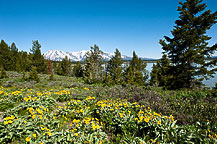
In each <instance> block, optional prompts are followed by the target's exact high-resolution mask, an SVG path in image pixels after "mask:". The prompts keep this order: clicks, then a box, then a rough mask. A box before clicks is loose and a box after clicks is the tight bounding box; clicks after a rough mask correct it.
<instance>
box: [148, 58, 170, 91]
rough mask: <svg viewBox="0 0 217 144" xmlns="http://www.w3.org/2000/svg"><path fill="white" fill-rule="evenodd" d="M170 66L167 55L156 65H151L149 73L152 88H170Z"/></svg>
mask: <svg viewBox="0 0 217 144" xmlns="http://www.w3.org/2000/svg"><path fill="white" fill-rule="evenodd" d="M171 79H172V75H171V66H170V61H169V59H168V58H167V55H166V54H164V55H163V56H162V58H161V59H160V60H158V61H157V63H156V65H155V64H154V65H153V68H152V72H151V80H150V84H151V85H153V86H160V87H164V88H170V85H171V82H172V81H171Z"/></svg>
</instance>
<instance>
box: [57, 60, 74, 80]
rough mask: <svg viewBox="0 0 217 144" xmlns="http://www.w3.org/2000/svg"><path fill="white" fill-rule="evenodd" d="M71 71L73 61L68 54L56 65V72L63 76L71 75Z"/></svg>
mask: <svg viewBox="0 0 217 144" xmlns="http://www.w3.org/2000/svg"><path fill="white" fill-rule="evenodd" d="M70 72H71V62H70V60H69V59H68V57H67V56H66V57H65V58H64V59H63V60H62V61H61V62H60V63H58V64H57V66H56V74H58V75H62V76H69V74H70Z"/></svg>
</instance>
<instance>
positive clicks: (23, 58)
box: [17, 51, 32, 72]
mask: <svg viewBox="0 0 217 144" xmlns="http://www.w3.org/2000/svg"><path fill="white" fill-rule="evenodd" d="M17 63H18V65H20V69H21V71H25V72H26V71H30V70H31V64H32V61H31V56H30V55H28V53H27V52H23V51H21V52H19V57H18V61H17Z"/></svg>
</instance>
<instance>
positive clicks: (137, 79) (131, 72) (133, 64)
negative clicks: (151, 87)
mask: <svg viewBox="0 0 217 144" xmlns="http://www.w3.org/2000/svg"><path fill="white" fill-rule="evenodd" d="M146 66H147V64H146V63H145V62H143V61H142V59H141V58H138V56H137V55H136V53H135V51H134V52H133V58H132V60H131V61H130V64H129V66H128V67H127V68H126V71H125V74H124V75H125V81H126V83H127V84H132V85H134V84H136V85H144V84H145V83H146V80H147V79H148V74H147V71H146V69H145V68H146Z"/></svg>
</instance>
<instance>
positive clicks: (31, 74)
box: [28, 66, 40, 82]
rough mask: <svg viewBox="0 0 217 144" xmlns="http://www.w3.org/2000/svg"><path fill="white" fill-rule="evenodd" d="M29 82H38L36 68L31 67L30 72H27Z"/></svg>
mask: <svg viewBox="0 0 217 144" xmlns="http://www.w3.org/2000/svg"><path fill="white" fill-rule="evenodd" d="M28 79H29V80H34V81H36V82H39V81H40V79H39V76H38V72H37V68H36V67H34V66H33V67H32V69H31V71H30V72H29V78H28Z"/></svg>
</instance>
